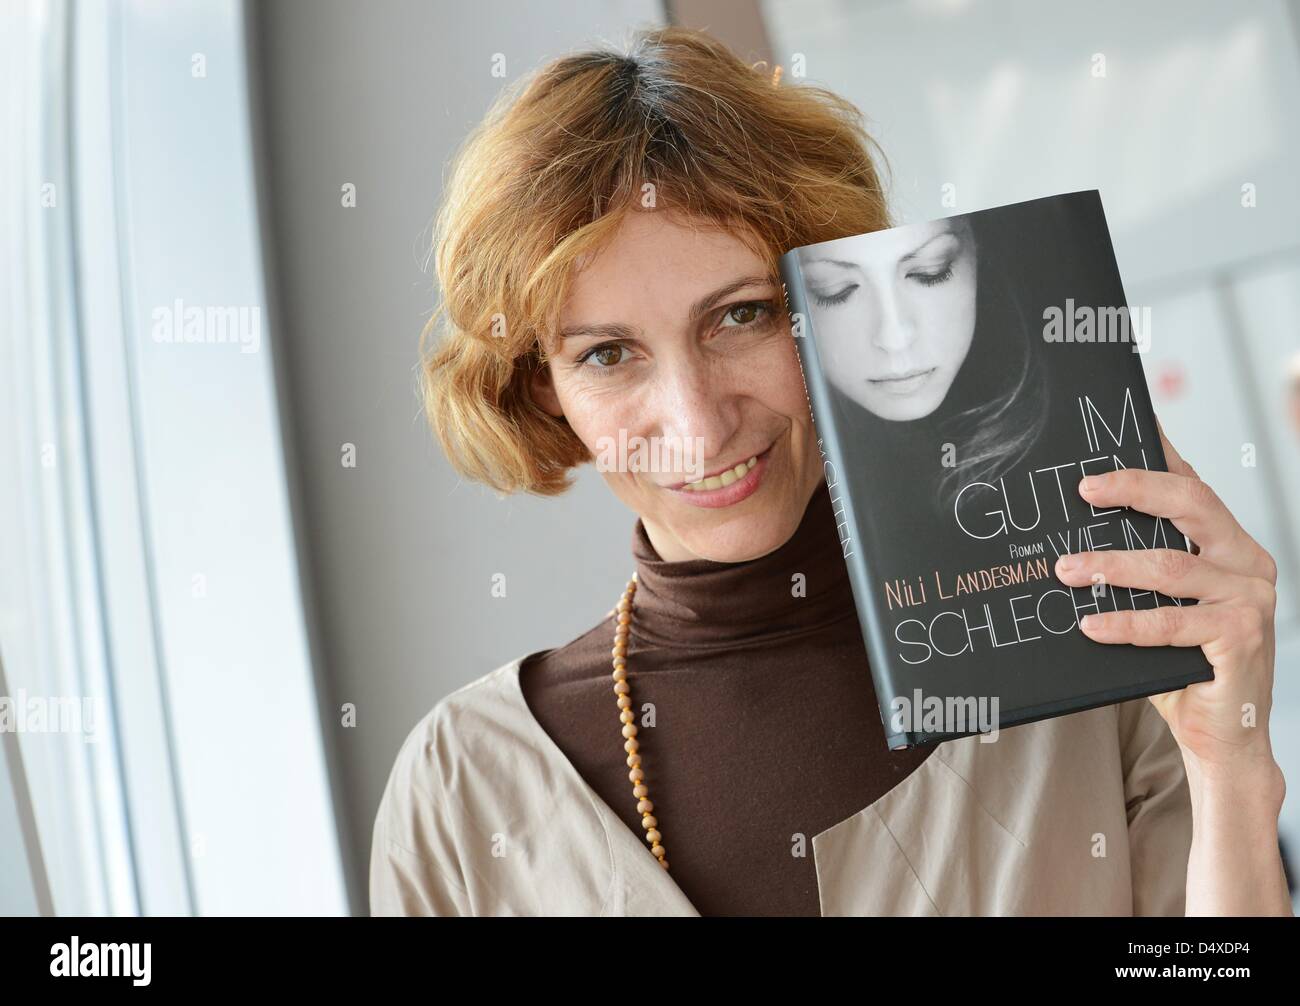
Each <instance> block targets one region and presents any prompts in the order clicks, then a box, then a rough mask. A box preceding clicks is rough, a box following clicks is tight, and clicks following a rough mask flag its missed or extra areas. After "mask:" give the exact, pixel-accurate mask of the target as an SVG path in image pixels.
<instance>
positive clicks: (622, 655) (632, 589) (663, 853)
mask: <svg viewBox="0 0 1300 1006" xmlns="http://www.w3.org/2000/svg"><path fill="white" fill-rule="evenodd" d="M635 596H636V574H635V573H633V574H632V579H631V580H629V581H628V584H627V586H626V587H625V588H624V589H623V596H622V597H620V598H619V601H618V606H617V607H616V608H615V609H614V610H613V611H612V612H610V614H611V615H617V616H618V627H617V628H616V629H615V630H614V650H613V657H614V694H615V695H617V696H618V708H619V714H618V718H619V720H620V721H621V722H622V724H623V736H624V738H626V740H625V742H624V744H623V750H625V751H626V752H627V765H628V769H629V771H628V774H627V777H628V779H630V780H631V781H632V795H633V796H634V797H636V800H637V804H636V809H637V810H638V811H639V812H640V813H641V827H642V828H644V829H645V840H646V841H647V842H649V843H650V851H651V852H652V853H653V854H654V857H655V858H656V859H657V860H659V865H660V866H662V867H663V868H664V869H665V870H666V869H668V852H667V850H666V849H665V848H664V847H663V843H662V842H661V841H660V839H662V838H663V836H662V835H661V834H659V821H658V820H657V819H656V818H655V816H654V813H653V811H654V809H655V805H654V804H653V803H651V802H650V790H649V788H648V787H647V786H646V784H645V772H644V771H642V769H641V755H640V753H639V748H640V745H639V744H638V743H637V739H636V733H637V730H636V723H635V722H634V720H635V719H636V714H635V713H633V712H632V689H631V688H630V687H629V686H628V683H627V635H628V626H630V625H631V624H632V598H633V597H635Z"/></svg>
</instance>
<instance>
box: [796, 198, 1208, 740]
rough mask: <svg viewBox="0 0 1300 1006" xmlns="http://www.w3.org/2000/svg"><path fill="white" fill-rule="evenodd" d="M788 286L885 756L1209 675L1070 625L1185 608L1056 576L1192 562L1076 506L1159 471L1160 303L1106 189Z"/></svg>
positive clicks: (819, 257)
mask: <svg viewBox="0 0 1300 1006" xmlns="http://www.w3.org/2000/svg"><path fill="white" fill-rule="evenodd" d="M781 277H782V280H783V282H784V284H785V294H786V305H787V308H788V310H789V312H790V317H791V325H792V330H793V333H794V335H795V345H796V347H797V348H798V352H799V359H800V363H801V365H802V367H803V373H804V381H805V384H806V386H807V389H808V396H809V401H810V405H811V408H812V412H813V419H814V422H815V426H816V429H817V434H818V440H819V444H820V447H821V451H822V456H823V460H824V463H825V469H826V481H827V484H828V486H829V488H830V491H831V498H832V500H833V501H834V504H835V506H836V511H837V515H838V516H839V518H840V522H841V523H840V537H841V541H842V543H843V547H844V558H845V562H846V563H847V565H848V570H849V574H850V580H851V582H852V586H853V593H854V600H855V602H856V606H857V609H858V616H859V620H860V622H861V626H862V632H863V637H864V640H865V642H866V647H867V655H868V658H869V660H870V664H871V674H872V678H873V680H874V683H875V689H876V695H877V698H878V699H879V702H880V710H881V719H882V720H883V722H884V724H885V734H886V738H887V740H888V743H889V746H890V747H891V748H900V747H911V746H914V745H916V744H921V743H927V742H931V741H935V740H943V739H947V738H952V737H960V736H967V735H970V734H974V733H981V732H988V731H989V730H990V728H994V727H996V728H1006V727H1012V726H1015V725H1017V724H1021V723H1028V722H1031V721H1034V720H1039V719H1044V718H1047V717H1050V716H1059V715H1063V714H1066V713H1072V712H1078V711H1081V710H1084V709H1090V708H1093V707H1096V706H1101V705H1106V704H1110V703H1115V702H1121V701H1125V700H1127V699H1133V698H1138V697H1141V696H1146V695H1153V694H1157V693H1160V692H1167V691H1172V690H1174V689H1177V688H1182V687H1185V686H1187V685H1189V684H1191V683H1193V682H1196V681H1207V680H1210V679H1212V678H1213V676H1214V674H1213V670H1212V668H1211V667H1210V665H1209V662H1208V661H1207V660H1206V659H1205V656H1204V654H1203V653H1202V652H1201V650H1200V649H1199V648H1197V647H1137V646H1131V645H1125V644H1106V643H1098V642H1094V641H1093V640H1091V639H1089V638H1088V637H1087V636H1086V635H1084V633H1083V632H1082V631H1081V630H1080V629H1079V627H1078V619H1080V618H1082V617H1083V616H1084V615H1086V614H1088V613H1090V612H1093V611H1112V610H1117V609H1118V610H1129V609H1135V608H1138V609H1140V608H1153V607H1156V606H1159V605H1173V604H1194V603H1195V601H1194V600H1185V599H1178V598H1170V597H1167V596H1165V595H1163V594H1155V593H1151V592H1144V591H1139V590H1132V589H1129V588H1126V587H1114V586H1110V585H1108V584H1105V583H1095V584H1094V585H1093V586H1092V587H1091V588H1089V587H1084V588H1078V587H1075V588H1071V587H1067V586H1065V585H1064V584H1063V583H1062V582H1061V581H1060V580H1059V579H1057V577H1056V575H1055V572H1054V569H1055V564H1056V559H1057V557H1058V555H1060V554H1063V553H1066V552H1080V551H1091V550H1101V549H1107V548H1178V549H1187V548H1188V547H1189V543H1188V541H1187V539H1186V538H1185V537H1184V536H1183V534H1182V533H1181V532H1179V531H1178V530H1177V529H1176V528H1175V527H1174V526H1173V524H1171V523H1170V522H1169V521H1168V520H1165V519H1159V518H1154V517H1151V516H1148V515H1146V514H1142V513H1138V512H1137V511H1134V510H1132V509H1129V508H1122V509H1119V510H1100V511H1099V510H1095V509H1094V508H1093V507H1092V506H1091V505H1090V504H1088V503H1087V502H1085V501H1084V500H1083V498H1082V497H1081V496H1080V495H1079V493H1078V488H1077V487H1078V484H1079V480H1080V479H1081V478H1082V477H1084V476H1085V475H1088V474H1094V473H1099V472H1103V471H1109V470H1112V469H1115V468H1118V467H1126V468H1143V467H1144V468H1147V469H1150V470H1153V471H1156V470H1159V471H1164V470H1167V469H1166V462H1165V457H1164V452H1163V450H1162V449H1161V446H1160V436H1159V433H1158V430H1157V427H1156V421H1155V415H1154V413H1153V411H1152V408H1151V399H1150V396H1149V394H1148V391H1147V385H1146V381H1145V378H1144V376H1143V371H1142V350H1143V349H1144V348H1145V347H1146V346H1148V345H1149V344H1150V343H1149V340H1150V336H1151V322H1150V311H1149V309H1145V310H1144V309H1142V308H1140V307H1136V306H1130V305H1128V302H1127V300H1126V298H1125V296H1124V290H1123V286H1122V284H1121V282H1120V277H1119V269H1118V267H1117V265H1116V262H1115V254H1114V249H1113V247H1112V245H1111V239H1110V233H1109V230H1108V229H1107V226H1106V219H1105V214H1104V212H1103V210H1102V204H1101V197H1100V194H1099V193H1098V192H1096V191H1095V190H1093V191H1087V192H1075V193H1070V194H1067V195H1057V196H1050V197H1047V198H1043V199H1034V200H1030V201H1028V202H1022V203H1015V204H1013V205H1009V206H1002V207H997V208H995V209H988V210H980V211H977V212H974V213H967V214H962V215H957V216H952V217H946V218H942V219H939V220H933V221H929V222H926V223H918V224H910V225H907V226H902V227H894V228H891V229H888V230H882V231H876V232H872V233H869V234H861V235H855V236H852V237H845V238H840V239H836V240H833V241H824V242H820V243H818V244H812V245H806V246H803V247H800V248H795V249H793V250H791V251H789V252H787V253H786V254H785V255H783V256H782V258H781Z"/></svg>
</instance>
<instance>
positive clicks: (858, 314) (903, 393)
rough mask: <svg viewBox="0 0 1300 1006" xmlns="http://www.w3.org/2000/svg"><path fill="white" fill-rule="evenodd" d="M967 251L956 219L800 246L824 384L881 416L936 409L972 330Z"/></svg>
mask: <svg viewBox="0 0 1300 1006" xmlns="http://www.w3.org/2000/svg"><path fill="white" fill-rule="evenodd" d="M975 258H976V256H975V245H974V240H973V236H972V234H971V231H970V225H969V224H968V223H967V222H966V221H964V220H962V219H961V218H956V219H949V220H938V221H934V222H931V223H927V224H918V225H916V226H913V227H905V228H898V229H895V230H888V231H880V232H878V233H875V234H873V235H872V236H871V240H870V241H862V240H859V239H857V238H844V239H841V240H839V241H830V242H827V243H826V244H824V245H818V246H817V248H816V249H814V250H812V251H809V252H806V253H804V254H803V257H802V258H801V259H800V262H801V265H802V267H803V275H804V284H805V285H806V286H807V288H808V309H809V311H810V312H811V313H812V315H813V319H814V325H813V327H814V328H815V330H816V338H817V349H818V353H819V356H820V358H821V362H822V366H823V367H824V368H825V370H826V374H827V377H828V378H829V379H830V381H831V382H832V383H833V384H834V385H835V386H836V387H837V388H839V390H840V391H842V392H843V393H844V394H845V395H847V396H848V397H849V398H851V399H853V400H854V401H855V402H857V403H858V404H859V405H861V406H862V407H863V408H864V409H867V410H868V411H869V412H872V413H875V414H876V415H877V416H879V417H880V418H882V419H890V420H895V421H900V420H909V419H920V418H922V417H923V416H928V415H929V414H930V413H931V412H933V411H934V410H935V409H937V408H938V407H939V405H940V403H942V402H943V400H944V397H945V396H946V395H947V394H948V389H949V388H950V387H951V386H952V382H953V379H954V378H955V377H956V376H957V371H959V370H960V369H961V365H962V363H963V362H964V361H965V359H966V353H967V352H968V351H969V349H970V344H971V337H972V336H973V335H974V333H975V265H976V263H975Z"/></svg>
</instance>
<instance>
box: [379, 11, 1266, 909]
mask: <svg viewBox="0 0 1300 1006" xmlns="http://www.w3.org/2000/svg"><path fill="white" fill-rule="evenodd" d="M871 149H872V145H871V141H870V139H869V138H868V137H867V136H866V134H865V133H864V131H863V130H862V126H861V119H860V116H859V115H858V113H857V112H856V110H855V109H854V108H853V107H852V106H851V105H849V104H848V103H847V102H845V101H843V100H842V99H840V98H837V97H836V96H834V95H833V94H830V93H828V92H825V91H822V90H819V89H815V88H811V87H807V86H804V85H799V86H789V85H785V84H782V85H780V86H774V85H773V83H772V81H771V80H770V79H769V78H768V77H767V75H766V74H764V73H760V72H759V71H758V70H756V69H753V68H750V67H748V66H746V65H745V64H743V63H741V62H740V61H739V60H737V59H736V58H735V56H734V55H732V54H731V53H729V52H728V51H727V50H725V49H724V48H723V47H721V46H720V45H719V44H717V43H716V42H715V41H713V40H712V39H710V38H709V37H708V36H707V35H704V34H702V33H697V32H691V31H687V30H682V29H663V30H657V31H650V32H646V33H643V34H641V35H640V36H639V37H638V39H637V41H636V44H635V46H634V47H633V48H632V49H631V50H630V53H629V54H628V55H620V54H617V53H607V52H592V53H585V54H579V55H575V56H570V57H566V58H563V59H560V60H557V61H556V62H554V63H552V64H550V65H548V66H546V67H544V68H543V69H542V70H541V71H540V72H539V73H538V74H536V75H535V76H534V77H533V78H530V79H529V80H527V81H524V82H523V85H522V86H521V88H519V89H518V90H515V91H511V92H510V93H508V94H507V95H505V96H503V98H502V100H501V102H500V103H499V104H498V105H497V106H496V107H495V108H494V109H493V111H492V112H491V113H490V114H489V116H488V117H487V119H486V120H485V121H484V123H483V124H482V125H481V126H480V127H479V128H478V129H477V131H476V132H475V134H474V135H473V137H472V138H471V140H470V142H469V144H468V145H467V147H466V149H465V151H464V152H463V153H462V156H461V158H460V160H459V162H458V164H457V166H456V170H455V173H454V177H453V178H452V180H451V182H450V184H449V187H448V192H447V197H446V202H445V204H444V207H443V210H442V215H441V218H440V223H439V236H438V243H437V268H438V274H439V279H440V282H441V288H442V297H443V305H442V314H443V315H444V316H445V319H446V325H445V335H444V338H443V340H442V342H441V343H440V344H439V345H438V346H437V347H436V350H435V351H433V352H432V353H431V354H430V355H429V356H428V358H427V361H426V365H425V378H426V399H427V405H428V410H429V413H430V416H431V419H432V422H433V425H434V428H435V430H436V431H437V433H438V435H439V437H440V438H441V441H442V443H443V445H444V448H445V449H446V451H447V453H448V455H449V457H450V458H451V460H452V461H453V463H454V464H455V465H456V467H457V468H458V470H459V471H461V472H462V473H463V474H465V475H466V476H468V477H471V478H474V479H477V480H479V481H481V482H483V483H485V484H487V485H490V486H492V487H493V488H495V489H496V490H497V491H498V492H502V493H506V492H514V491H528V492H532V493H536V494H540V495H557V494H559V493H562V492H563V491H564V490H565V489H566V488H568V486H569V484H570V482H569V476H568V472H569V471H570V469H572V468H573V467H575V466H577V465H579V464H582V463H584V462H586V461H589V460H591V459H592V457H593V455H594V454H595V452H596V451H597V448H598V445H600V444H601V443H604V442H607V441H608V439H609V438H611V437H612V438H614V439H615V440H618V439H619V437H620V435H623V436H625V437H628V438H631V437H634V436H635V437H644V438H647V439H648V438H650V437H655V436H657V437H660V438H661V439H663V440H666V441H669V442H673V443H676V444H678V445H686V444H696V445H698V446H699V447H700V456H702V457H703V459H704V466H703V470H702V472H701V471H690V472H681V471H677V472H674V471H664V470H651V471H645V470H642V469H641V467H640V466H631V465H628V466H623V468H622V470H608V471H607V470H602V472H601V475H602V478H604V480H605V482H606V483H607V484H608V485H609V487H610V489H611V490H612V491H613V493H614V495H615V496H616V497H618V498H619V499H620V500H622V501H623V502H624V503H625V504H627V506H628V507H630V508H631V509H632V510H633V511H634V512H635V513H636V514H637V515H638V517H637V521H636V523H635V526H634V529H633V535H632V539H633V541H632V552H633V556H634V560H635V564H636V573H637V575H636V577H635V578H634V579H633V580H632V581H630V582H629V584H628V586H627V588H626V589H625V590H624V592H623V594H622V596H621V597H620V598H618V599H617V602H618V603H617V604H616V606H615V610H614V611H611V612H610V613H609V615H608V616H607V617H606V618H603V619H601V620H599V621H598V622H597V623H596V624H595V625H594V626H593V628H592V629H591V630H590V631H589V632H587V633H584V634H583V635H582V636H580V637H579V638H578V639H575V640H573V641H571V642H570V643H568V644H567V645H565V646H561V647H559V648H555V649H549V650H544V651H537V652H534V653H531V654H528V655H526V656H523V657H520V658H518V659H516V660H513V661H511V662H510V663H508V664H506V665H504V666H502V667H500V668H497V669H496V670H495V671H492V672H491V673H489V674H486V675H483V676H481V677H479V678H476V679H475V680H473V681H472V682H470V683H469V684H467V685H465V686H464V687H462V688H460V689H459V690H457V691H456V692H454V693H452V694H451V695H449V696H447V697H446V698H444V699H443V700H442V701H441V702H439V703H438V704H437V705H436V706H435V707H434V709H433V710H432V711H431V712H430V713H429V714H428V715H426V716H425V717H424V719H423V720H421V722H420V723H419V724H418V725H417V726H416V727H415V729H414V730H413V731H412V732H411V734H410V736H409V737H408V739H407V741H406V743H405V744H404V745H403V747H402V749H401V751H400V752H399V753H398V755H397V759H396V762H395V764H394V766H393V770H392V773H391V776H390V778H389V782H388V786H387V788H386V790H385V793H384V797H383V800H382V803H381V806H380V808H379V813H378V816H377V818H376V821H375V829H374V842H373V848H372V860H371V878H370V882H371V905H372V911H373V912H374V913H376V914H439V915H451V914H459V915H469V914H473V915H500V914H556V915H562V914H592V915H595V914H613V915H618V914H674V915H697V914H778V913H783V914H810V915H816V914H822V915H839V914H849V913H884V914H913V913H929V914H986V913H1008V914H1016V913H1023V914H1027V913H1063V914H1073V913H1078V914H1128V913H1131V912H1136V913H1151V914H1181V913H1183V912H1184V911H1187V912H1190V913H1236V912H1244V913H1254V912H1268V913H1275V914H1285V913H1289V904H1288V902H1287V898H1286V890H1285V884H1284V880H1283V874H1282V869H1281V864H1280V861H1279V856H1278V847H1277V830H1276V827H1277V816H1278V811H1279V808H1280V805H1281V798H1282V792H1283V780H1282V776H1281V772H1280V770H1279V769H1278V766H1277V764H1276V762H1275V761H1274V759H1273V756H1272V752H1271V749H1270V746H1269V741H1268V732H1267V719H1268V709H1269V700H1270V694H1271V683H1272V681H1271V678H1272V648H1273V642H1272V639H1273V637H1272V612H1273V583H1274V577H1275V573H1274V564H1273V562H1272V560H1271V559H1270V558H1269V556H1268V555H1267V553H1265V552H1264V550H1263V549H1261V548H1260V547H1259V546H1258V545H1257V544H1256V543H1255V542H1254V541H1253V540H1252V539H1251V538H1250V537H1249V536H1248V535H1247V534H1246V533H1245V532H1244V531H1243V530H1242V529H1241V528H1240V527H1238V526H1237V524H1236V522H1235V521H1234V520H1233V518H1232V516H1231V514H1229V513H1228V512H1227V511H1226V510H1225V509H1224V508H1223V506H1222V505H1221V504H1220V503H1219V502H1218V501H1217V499H1216V498H1215V497H1214V495H1213V493H1211V492H1210V490H1209V489H1208V488H1206V487H1205V486H1204V484H1203V483H1201V482H1200V481H1198V480H1197V479H1196V478H1195V476H1194V475H1193V473H1192V472H1191V470H1190V469H1189V468H1188V467H1187V466H1186V464H1185V463H1183V462H1182V461H1181V459H1179V458H1178V456H1177V455H1176V454H1175V453H1174V452H1173V449H1172V448H1171V447H1169V446H1168V444H1166V450H1167V451H1168V454H1169V458H1170V461H1171V465H1172V466H1173V467H1174V469H1175V471H1174V472H1173V473H1158V474H1156V473H1148V472H1140V471H1126V472H1117V473H1114V474H1111V475H1107V476H1105V477H1103V478H1098V479H1096V480H1094V482H1095V484H1091V483H1090V485H1089V487H1088V488H1087V489H1086V491H1085V490H1081V491H1085V498H1086V499H1087V500H1089V501H1090V502H1093V503H1095V504H1096V505H1098V506H1114V505H1119V504H1122V503H1127V504H1131V505H1133V506H1135V507H1137V508H1139V509H1141V510H1144V511H1146V512H1148V513H1152V514H1164V515H1166V516H1168V517H1170V518H1171V519H1172V520H1174V521H1175V523H1176V524H1177V526H1178V527H1179V528H1180V529H1181V530H1183V531H1184V532H1185V533H1187V534H1188V535H1190V536H1191V537H1193V538H1194V539H1195V540H1196V541H1197V542H1198V543H1199V544H1200V549H1201V551H1200V555H1199V556H1195V557H1191V558H1189V559H1186V560H1184V561H1178V560H1177V559H1176V558H1172V559H1171V558H1170V557H1168V556H1165V555H1164V554H1163V553H1159V552H1155V551H1152V552H1145V553H1142V554H1127V553H1124V554H1121V553H1098V554H1087V555H1085V556H1083V557H1082V558H1083V562H1082V563H1081V564H1080V565H1079V568H1078V569H1077V570H1066V569H1064V568H1062V569H1060V570H1059V575H1060V576H1061V577H1062V579H1064V580H1065V581H1066V582H1067V583H1072V584H1080V585H1082V584H1088V583H1090V582H1092V581H1091V574H1092V572H1093V571H1094V570H1097V571H1100V572H1102V573H1103V574H1104V575H1105V576H1106V578H1107V580H1108V581H1109V582H1111V583H1114V584H1132V585H1134V586H1146V587H1150V588H1152V589H1160V590H1162V591H1165V592H1167V593H1172V594H1176V595H1178V596H1183V597H1187V596H1196V597H1200V598H1201V599H1202V603H1201V604H1199V605H1196V606H1195V607H1189V608H1185V609H1180V610H1179V611H1178V612H1177V613H1176V614H1171V613H1169V611H1168V609H1164V610H1162V611H1161V613H1160V615H1159V616H1157V615H1156V614H1155V613H1153V612H1122V613H1117V614H1115V615H1107V616H1105V617H1104V618H1102V619H1101V620H1100V621H1099V623H1098V624H1097V626H1096V627H1091V626H1090V627H1089V629H1088V630H1087V631H1088V633H1089V635H1090V636H1092V638H1094V639H1097V640H1099V641H1102V642H1113V643H1127V642H1135V643H1138V644H1140V645H1153V644H1164V643H1171V644H1174V645H1184V646H1202V647H1203V649H1204V650H1205V652H1206V654H1207V656H1208V657H1209V659H1210V660H1211V661H1212V662H1213V664H1214V666H1215V669H1216V680H1215V681H1213V682H1211V683H1207V684H1203V685H1196V686H1193V687H1192V688H1189V689H1186V690H1184V691H1180V692H1177V693H1174V694H1169V695H1163V696H1157V697H1156V698H1154V699H1152V700H1150V701H1148V700H1146V699H1142V700H1138V701H1135V702H1128V703H1123V704H1121V705H1118V706H1111V707H1107V708H1102V709H1096V710H1091V711H1088V712H1085V713H1079V714H1075V715H1072V716H1063V717H1057V718H1055V719H1051V720H1046V721H1042V722H1039V723H1033V724H1028V725H1025V726H1021V727H1017V728H1014V729H1010V730H1006V731H1004V732H1003V733H1002V734H1001V735H1000V737H999V740H998V741H997V743H993V744H980V743H979V738H977V737H970V738H961V739H959V740H956V741H951V742H945V743H943V744H939V745H937V746H931V747H928V748H920V749H916V750H912V751H905V752H898V753H891V752H889V751H887V750H886V748H885V745H884V743H883V733H882V726H881V723H880V716H879V711H878V709H877V707H876V704H875V699H874V696H873V695H872V692H871V685H870V678H869V675H868V672H867V669H866V654H865V651H864V648H863V643H862V638H861V635H860V632H859V630H858V628H857V623H856V617H855V613H854V610H853V606H852V595H851V593H850V592H849V589H848V583H847V578H846V575H845V568H844V563H843V560H842V558H841V557H840V551H839V541H838V536H837V530H836V517H835V514H834V512H833V509H832V507H831V503H830V499H829V495H828V492H827V488H826V485H825V482H824V478H823V469H822V461H821V458H820V456H819V453H818V450H817V447H816V438H815V435H814V430H813V426H812V422H811V417H810V416H809V413H808V403H807V397H806V393H805V390H804V387H803V383H802V379H801V375H800V370H799V365H798V360H797V356H796V353H795V349H794V346H793V342H792V339H791V333H790V328H789V319H788V317H786V316H785V315H784V313H783V309H782V297H781V290H780V287H779V284H778V283H777V282H775V278H776V275H777V272H776V259H777V257H778V256H779V254H780V252H781V251H782V250H784V249H786V248H791V247H795V246H799V245H804V244H810V243H814V242H818V241H825V240H831V239H833V238H836V237H842V236H844V235H847V234H855V233H860V232H865V231H870V230H879V229H881V228H883V227H886V226H888V225H889V224H890V220H889V216H888V213H887V211H886V208H885V203H884V200H883V197H882V194H881V191H880V186H879V183H878V179H877V174H876V170H875V166H874V163H873V160H872V157H871V153H870V151H871ZM682 456H686V452H685V451H683V452H682ZM701 475H703V476H704V477H701ZM614 600H615V598H613V597H611V598H610V599H609V601H606V602H604V603H601V599H593V602H592V603H593V605H594V606H598V608H603V607H604V606H605V604H608V603H609V602H610V601H614ZM1245 703H1251V704H1253V706H1254V708H1255V709H1256V720H1255V722H1256V723H1257V726H1255V727H1254V728H1245V727H1243V726H1242V712H1241V710H1242V708H1243V704H1245ZM1166 723H1167V724H1168V726H1166Z"/></svg>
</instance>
